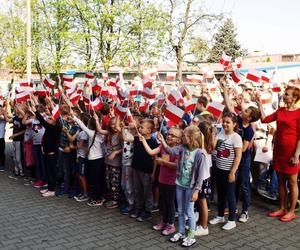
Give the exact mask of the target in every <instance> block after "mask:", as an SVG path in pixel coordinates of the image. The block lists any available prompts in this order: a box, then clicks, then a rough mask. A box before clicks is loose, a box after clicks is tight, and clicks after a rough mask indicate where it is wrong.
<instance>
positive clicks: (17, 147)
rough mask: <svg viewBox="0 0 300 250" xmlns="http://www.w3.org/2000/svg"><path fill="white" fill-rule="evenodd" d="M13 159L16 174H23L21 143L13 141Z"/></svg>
mask: <svg viewBox="0 0 300 250" xmlns="http://www.w3.org/2000/svg"><path fill="white" fill-rule="evenodd" d="M13 150H14V151H13V152H14V154H13V159H14V164H15V168H14V171H15V173H16V174H20V175H22V174H23V166H22V147H21V142H20V141H13Z"/></svg>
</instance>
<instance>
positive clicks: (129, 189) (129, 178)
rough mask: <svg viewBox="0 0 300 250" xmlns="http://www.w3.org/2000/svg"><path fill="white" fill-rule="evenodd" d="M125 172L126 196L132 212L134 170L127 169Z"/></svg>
mask: <svg viewBox="0 0 300 250" xmlns="http://www.w3.org/2000/svg"><path fill="white" fill-rule="evenodd" d="M125 171H126V172H125V190H126V191H125V195H126V198H127V202H128V205H129V210H132V209H133V206H134V188H133V186H134V182H133V168H132V167H126V170H125Z"/></svg>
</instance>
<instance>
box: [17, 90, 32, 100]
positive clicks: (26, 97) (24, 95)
mask: <svg viewBox="0 0 300 250" xmlns="http://www.w3.org/2000/svg"><path fill="white" fill-rule="evenodd" d="M29 99H30V94H29V92H28V91H23V92H21V93H18V94H16V102H26V101H27V100H29Z"/></svg>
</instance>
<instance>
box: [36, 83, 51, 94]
mask: <svg viewBox="0 0 300 250" xmlns="http://www.w3.org/2000/svg"><path fill="white" fill-rule="evenodd" d="M35 93H36V94H37V95H38V96H48V95H49V91H48V90H47V89H45V87H44V86H43V85H41V84H39V85H38V86H37V87H36V89H35Z"/></svg>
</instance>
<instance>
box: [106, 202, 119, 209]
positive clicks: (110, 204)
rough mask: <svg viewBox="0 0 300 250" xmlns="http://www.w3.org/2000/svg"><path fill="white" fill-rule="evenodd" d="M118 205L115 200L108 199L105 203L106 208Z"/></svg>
mask: <svg viewBox="0 0 300 250" xmlns="http://www.w3.org/2000/svg"><path fill="white" fill-rule="evenodd" d="M118 206H119V205H118V202H117V201H108V202H106V203H105V207H106V208H117V207H118Z"/></svg>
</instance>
